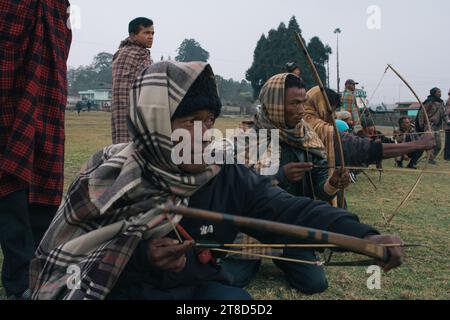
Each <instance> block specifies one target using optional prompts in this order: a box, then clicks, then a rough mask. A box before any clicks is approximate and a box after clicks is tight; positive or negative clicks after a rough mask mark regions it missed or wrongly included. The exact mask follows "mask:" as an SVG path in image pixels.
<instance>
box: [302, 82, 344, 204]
mask: <svg viewBox="0 0 450 320" xmlns="http://www.w3.org/2000/svg"><path fill="white" fill-rule="evenodd" d="M307 94H308V101H307V102H306V107H305V109H306V113H307V115H306V117H305V121H306V122H307V123H308V124H309V126H310V127H311V128H312V129H313V130H314V132H315V133H316V134H317V135H318V136H319V138H320V140H322V142H323V143H324V144H325V150H326V152H327V162H328V165H329V166H330V169H329V170H328V176H330V177H331V176H332V175H333V173H334V169H333V168H334V167H335V166H336V154H335V149H334V127H333V125H332V124H331V122H332V118H331V116H330V113H329V111H328V107H327V106H326V102H325V99H324V98H323V95H322V92H321V91H320V88H319V87H318V86H317V87H314V88H312V89H311V90H309V91H308V93H307ZM330 204H331V205H332V206H334V207H337V205H338V204H337V198H334V199H333V200H331V201H330Z"/></svg>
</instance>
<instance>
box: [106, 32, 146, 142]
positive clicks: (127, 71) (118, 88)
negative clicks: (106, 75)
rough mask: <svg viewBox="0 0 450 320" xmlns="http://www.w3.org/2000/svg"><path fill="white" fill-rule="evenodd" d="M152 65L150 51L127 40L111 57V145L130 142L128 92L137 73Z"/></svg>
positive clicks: (135, 42) (133, 41) (131, 40)
mask: <svg viewBox="0 0 450 320" xmlns="http://www.w3.org/2000/svg"><path fill="white" fill-rule="evenodd" d="M152 63H153V61H152V60H151V57H150V51H149V50H148V49H147V48H145V47H144V46H142V45H141V44H140V43H138V42H137V41H135V40H133V39H131V38H127V39H125V40H124V41H122V43H121V44H120V47H119V50H118V51H117V52H116V54H115V55H114V57H113V65H112V74H113V89H112V90H113V93H112V94H113V97H112V109H111V111H112V113H111V115H112V118H111V129H112V140H113V144H118V143H128V142H130V141H131V137H130V134H129V133H128V127H127V116H128V115H129V113H130V112H129V110H130V90H131V86H132V85H133V82H134V80H136V77H137V76H138V74H139V72H140V71H142V70H143V69H145V68H147V67H148V66H150V65H151V64H152Z"/></svg>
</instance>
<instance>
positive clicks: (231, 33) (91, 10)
mask: <svg viewBox="0 0 450 320" xmlns="http://www.w3.org/2000/svg"><path fill="white" fill-rule="evenodd" d="M71 4H72V5H74V6H75V7H76V8H79V9H80V16H79V19H78V20H79V21H78V22H79V23H80V28H76V27H77V25H76V24H75V25H74V26H75V28H74V34H73V43H72V48H71V53H70V58H69V65H70V66H79V65H87V64H90V63H91V62H92V58H93V57H94V55H95V54H97V53H98V52H101V51H107V52H110V53H114V52H115V51H116V49H117V47H118V45H119V43H120V41H121V40H122V39H124V38H126V37H127V30H128V22H129V21H130V20H132V19H133V18H135V17H137V16H146V17H149V18H151V19H152V20H153V21H154V23H155V31H156V34H155V40H154V45H153V48H152V50H151V51H152V56H153V59H154V60H155V61H158V60H159V59H160V58H161V55H164V57H165V58H167V56H169V55H170V56H171V57H172V58H174V57H175V56H176V49H177V48H178V46H179V45H180V43H181V42H182V41H183V39H185V38H194V39H195V40H197V41H198V42H199V43H200V44H201V45H202V47H203V48H205V49H206V50H207V51H209V53H210V61H209V62H210V63H211V65H212V67H213V70H214V71H215V73H216V74H219V75H221V76H223V77H225V78H233V79H235V80H241V79H244V78H245V72H246V70H247V69H248V68H249V67H250V66H251V64H252V61H253V52H254V49H255V46H256V43H257V41H258V39H259V38H260V37H261V34H263V33H265V34H267V32H268V31H269V30H270V29H272V28H277V27H278V25H279V24H280V22H285V23H286V24H287V23H288V21H289V19H290V18H291V17H292V16H293V15H295V16H296V18H297V21H298V22H299V24H300V28H301V29H302V34H303V37H304V38H306V39H307V40H309V39H310V38H312V37H313V36H318V37H320V39H321V40H322V41H323V42H324V43H325V44H328V45H329V46H330V47H331V48H332V49H333V55H332V56H331V64H330V65H331V68H330V78H331V87H332V88H336V54H335V53H336V35H335V34H334V33H333V31H334V30H335V29H336V28H341V30H342V34H341V35H340V49H339V52H340V65H341V88H342V86H343V82H345V79H348V78H353V79H354V80H357V81H359V82H360V86H364V87H365V89H366V90H367V91H368V95H369V97H371V96H372V94H373V91H374V89H375V87H376V86H377V84H378V82H379V81H380V79H381V76H382V74H383V72H384V70H385V66H386V64H387V63H391V64H393V65H394V66H395V67H396V68H397V69H398V71H399V72H400V73H401V74H402V75H403V76H404V77H405V78H406V79H407V81H409V82H410V84H411V85H412V87H413V88H414V89H415V90H416V91H417V93H418V94H419V96H420V97H421V98H423V99H425V98H426V96H427V95H428V92H429V90H430V89H431V88H432V87H434V86H438V87H440V88H441V89H442V90H443V97H444V98H445V99H446V98H447V93H448V90H449V89H450V63H449V57H450V1H448V0H428V1H417V0H413V1H406V0H390V1H387V0H371V1H366V0H341V1H332V0H322V1H303V0H297V1H295V0H278V1H273V0H272V1H270V0H223V1H217V0H190V1H186V0H168V1H148V0H147V1H146V0H127V1H118V0H115V1H111V0H95V1H92V0H72V1H71ZM374 5H375V6H377V7H378V8H379V17H380V18H381V19H380V20H378V19H377V13H376V12H374V11H371V13H368V12H367V11H368V8H369V7H371V6H374ZM77 10H78V9H77ZM368 21H370V22H372V23H371V24H370V25H371V27H372V29H369V28H368V24H367V23H368ZM78 22H77V23H78ZM378 27H380V29H377V28H378ZM373 28H375V29H373ZM399 98H400V100H408V101H412V100H414V98H413V97H412V95H411V94H410V92H409V90H408V89H407V88H406V87H404V86H403V85H402V84H401V81H400V80H399V79H398V78H396V77H395V76H394V75H393V74H392V72H388V74H387V75H386V76H385V78H384V80H383V82H382V83H381V85H380V87H379V89H378V90H377V92H376V93H375V96H374V98H373V100H372V102H379V101H384V102H386V103H393V102H397V101H398V100H399Z"/></svg>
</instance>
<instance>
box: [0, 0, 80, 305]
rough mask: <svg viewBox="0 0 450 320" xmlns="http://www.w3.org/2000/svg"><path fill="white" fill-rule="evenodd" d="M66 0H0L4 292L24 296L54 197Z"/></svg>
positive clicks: (59, 178)
mask: <svg viewBox="0 0 450 320" xmlns="http://www.w3.org/2000/svg"><path fill="white" fill-rule="evenodd" d="M68 8H69V2H68V1H67V0H46V1H43V0H23V1H12V0H2V1H0V21H1V23H0V244H1V248H2V252H3V257H4V259H3V266H2V284H3V287H4V289H5V291H6V295H7V296H9V297H11V298H15V299H27V298H29V296H30V293H29V290H28V285H29V284H28V282H29V281H28V277H29V272H28V270H29V263H30V261H31V259H32V258H33V257H34V252H35V249H36V247H37V245H38V244H39V243H40V241H41V238H42V237H43V236H44V233H45V231H46V230H47V228H48V226H49V225H50V223H51V221H52V220H53V217H54V214H55V212H56V210H57V209H58V206H59V204H60V202H61V197H62V192H63V184H64V112H65V109H66V103H67V57H68V54H69V48H70V44H71V40H72V33H71V30H70V25H69V22H68V21H69V14H68Z"/></svg>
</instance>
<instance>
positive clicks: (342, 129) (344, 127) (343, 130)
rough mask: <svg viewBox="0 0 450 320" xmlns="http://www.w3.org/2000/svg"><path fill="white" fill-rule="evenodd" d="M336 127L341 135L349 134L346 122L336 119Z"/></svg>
mask: <svg viewBox="0 0 450 320" xmlns="http://www.w3.org/2000/svg"><path fill="white" fill-rule="evenodd" d="M336 126H337V128H338V130H339V132H340V133H341V134H343V135H347V134H349V133H350V127H349V126H348V124H347V122H345V121H343V120H339V119H338V120H336Z"/></svg>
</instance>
